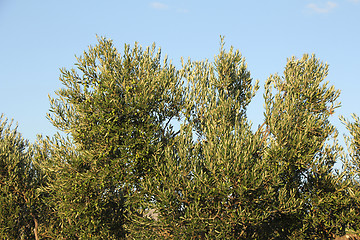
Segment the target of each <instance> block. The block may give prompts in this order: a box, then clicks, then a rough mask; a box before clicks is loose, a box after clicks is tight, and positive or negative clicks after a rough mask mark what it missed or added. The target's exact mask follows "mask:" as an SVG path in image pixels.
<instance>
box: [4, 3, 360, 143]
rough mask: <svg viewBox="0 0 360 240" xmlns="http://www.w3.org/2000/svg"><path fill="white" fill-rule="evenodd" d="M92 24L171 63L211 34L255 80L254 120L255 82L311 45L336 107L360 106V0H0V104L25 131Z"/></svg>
mask: <svg viewBox="0 0 360 240" xmlns="http://www.w3.org/2000/svg"><path fill="white" fill-rule="evenodd" d="M96 34H97V35H99V36H105V37H107V38H110V39H113V40H114V43H115V45H116V46H117V47H118V49H119V50H120V51H122V50H123V46H124V43H129V44H133V43H134V42H135V41H137V42H139V43H140V44H141V45H142V46H148V45H151V44H152V43H153V42H155V43H156V45H157V46H159V47H161V48H162V52H163V53H164V54H167V55H168V56H169V58H170V59H172V60H173V62H174V63H175V64H176V65H177V66H179V67H180V57H181V56H183V57H184V58H188V57H191V59H193V60H201V59H205V58H207V59H210V60H211V59H213V57H214V55H215V54H217V53H218V50H219V42H220V38H219V36H220V35H223V36H225V42H226V47H227V48H229V47H230V46H231V45H233V46H234V47H235V48H236V49H239V50H240V52H241V53H242V54H243V56H244V57H245V58H246V61H247V64H248V68H249V70H250V71H251V73H252V77H253V78H254V79H258V80H259V81H260V85H261V88H260V90H259V91H258V94H257V96H256V97H255V99H254V100H253V102H252V103H251V105H250V107H249V112H248V116H249V118H250V120H252V122H253V123H254V126H257V125H258V124H260V123H262V120H263V104H264V101H263V97H262V94H263V89H264V88H263V85H264V83H265V80H266V78H267V77H268V76H269V75H270V74H273V73H277V72H278V73H280V74H281V73H282V71H283V68H284V66H285V63H286V59H287V58H289V57H291V56H296V57H301V56H302V55H303V54H304V53H310V54H311V53H315V54H316V56H317V57H318V58H320V59H321V60H322V61H324V62H327V63H329V65H330V73H329V76H328V79H327V80H328V81H330V84H331V85H335V87H336V88H337V89H340V90H341V91H342V95H341V98H340V101H341V102H342V108H341V109H338V110H337V112H336V113H335V114H334V117H333V119H332V120H333V123H334V124H335V126H337V127H338V129H339V130H340V134H343V133H345V132H346V131H345V128H344V127H343V126H342V125H341V123H340V121H339V120H338V116H339V115H344V116H345V117H347V118H350V114H351V113H357V114H358V115H360V106H359V105H360V83H359V82H360V77H359V76H360V75H359V73H358V70H359V69H360V46H359V44H360V0H332V1H323V0H273V1H269V0H254V1H249V0H248V1H242V0H236V1H235V0H221V1H220V0H219V1H212V0H206V1H203V0H177V1H170V0H159V1H151V0H149V1H147V0H142V1H141V0H132V1H130V0H128V1H120V0H119V1H110V0H102V1H99V0H98V1H95V0H86V1H85V0H71V1H70V0H62V1H59V0H58V1H55V0H34V1H28V0H22V1H21V0H0V36H1V37H0V113H4V114H5V116H6V117H8V118H13V119H14V120H15V121H16V122H18V124H19V130H20V132H21V133H22V134H23V136H24V137H25V138H27V139H29V140H30V141H34V140H35V139H36V134H43V135H52V134H54V133H55V131H56V129H54V128H53V127H52V125H51V124H50V122H49V121H48V120H47V119H46V113H47V112H48V109H49V100H48V94H50V95H51V96H54V91H55V90H57V89H59V88H60V87H61V84H60V81H59V75H60V71H59V68H63V67H66V68H71V67H73V66H74V63H75V61H76V60H75V55H78V56H79V55H81V54H82V52H83V51H84V50H86V49H87V47H88V45H94V44H96V42H97V40H96Z"/></svg>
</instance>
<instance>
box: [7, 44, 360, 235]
mask: <svg viewBox="0 0 360 240" xmlns="http://www.w3.org/2000/svg"><path fill="white" fill-rule="evenodd" d="M75 65H76V69H70V70H67V69H62V70H61V77H60V80H61V81H62V83H63V86H64V87H63V88H62V89H60V90H58V91H57V92H56V95H57V96H56V97H55V98H50V104H51V107H50V113H49V115H48V118H49V120H50V121H51V122H52V124H53V125H54V126H55V127H56V128H57V129H58V130H59V134H56V135H55V136H52V137H41V136H39V138H38V140H37V141H36V142H35V143H32V144H30V143H29V142H28V141H26V140H24V139H22V137H21V135H20V134H19V133H18V131H17V129H16V127H15V128H14V127H11V123H8V121H7V120H6V119H5V118H4V117H2V118H1V121H0V123H1V125H0V184H1V194H0V238H1V239H31V238H35V239H51V238H53V239H122V238H128V239H308V238H314V239H328V238H332V237H334V236H335V235H342V234H344V233H345V231H346V230H347V229H352V230H355V231H357V230H359V228H360V212H359V211H360V210H359V208H360V205H359V203H360V202H359V201H360V193H359V187H360V185H359V184H360V182H359V176H360V175H359V174H360V119H359V118H358V117H357V116H356V115H354V116H353V121H347V120H346V119H344V118H342V121H343V122H344V124H345V125H346V127H347V128H348V130H349V132H350V136H349V137H348V138H347V140H348V145H349V151H348V152H349V154H345V153H344V151H343V149H342V148H341V146H339V144H338V143H337V130H336V129H335V127H334V126H333V125H332V124H331V122H330V121H329V118H330V116H331V115H332V114H333V113H334V110H335V109H336V108H337V107H339V103H337V99H338V97H339V94H340V92H339V91H338V90H335V88H334V87H333V86H328V83H327V82H324V79H325V78H326V76H327V74H328V65H327V64H324V63H322V62H320V61H319V60H318V59H316V57H315V56H314V55H312V56H309V55H304V56H303V57H302V58H301V59H295V58H290V59H288V62H287V64H286V66H285V70H284V74H283V75H282V76H279V75H271V76H270V77H269V78H268V79H267V81H266V83H265V94H264V99H265V111H264V123H263V124H262V125H261V126H260V127H259V128H258V129H257V130H256V131H253V130H252V126H251V122H250V121H249V120H248V118H247V115H246V110H247V106H248V104H249V103H250V102H251V99H252V98H253V96H254V95H255V93H256V91H257V90H258V88H259V85H258V82H255V83H254V82H253V80H252V78H251V75H250V72H249V70H248V69H247V66H246V63H245V60H244V58H243V57H242V56H241V54H240V53H239V51H237V50H236V51H235V50H234V49H233V48H231V49H230V50H229V51H226V50H225V49H224V42H223V39H222V41H221V47H220V51H219V54H218V55H217V56H216V57H215V59H214V61H213V62H209V61H207V60H206V61H196V62H193V61H191V60H188V61H187V62H183V63H182V67H181V69H180V70H178V69H176V68H175V66H174V65H172V63H171V62H169V61H168V60H167V58H165V59H162V58H161V52H160V50H157V49H156V48H155V46H152V47H148V48H146V49H143V48H141V47H140V46H139V45H137V44H135V46H134V47H133V48H130V46H128V45H125V48H124V51H123V53H119V52H118V51H117V50H116V48H115V47H114V45H113V43H112V41H110V40H107V39H105V38H99V42H98V44H97V45H96V46H94V47H89V50H88V51H87V52H84V54H83V55H82V56H81V57H78V58H77V63H76V64H75ZM174 124H175V125H177V124H179V125H180V130H179V131H176V130H175V129H174ZM339 161H342V162H343V165H344V168H343V170H342V171H336V170H335V169H334V164H335V163H336V162H339Z"/></svg>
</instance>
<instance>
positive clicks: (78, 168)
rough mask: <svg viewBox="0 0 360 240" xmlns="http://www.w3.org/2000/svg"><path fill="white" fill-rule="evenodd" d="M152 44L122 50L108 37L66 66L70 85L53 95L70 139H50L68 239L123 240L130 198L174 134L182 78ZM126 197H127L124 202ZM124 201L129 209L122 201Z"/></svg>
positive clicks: (54, 197) (57, 202)
mask: <svg viewBox="0 0 360 240" xmlns="http://www.w3.org/2000/svg"><path fill="white" fill-rule="evenodd" d="M155 50H156V49H155V46H153V47H152V48H147V49H146V50H143V49H142V48H141V47H139V46H138V45H137V44H135V47H134V48H133V49H130V47H129V46H128V45H125V50H124V54H123V55H121V54H119V53H118V52H117V50H116V49H115V48H114V46H113V45H112V42H111V41H109V40H106V39H99V44H98V45H97V46H95V47H90V48H89V51H88V52H85V53H84V55H83V56H82V57H79V58H77V60H78V63H77V64H76V66H77V69H78V71H79V72H80V73H78V72H76V70H75V69H72V70H65V69H63V70H61V73H62V75H61V78H60V79H61V81H62V82H63V84H64V86H65V87H66V88H63V89H61V90H59V91H57V93H56V94H57V95H58V98H57V99H50V101H51V110H50V111H51V112H52V115H50V116H49V118H50V120H51V121H52V123H53V124H54V126H55V127H57V128H58V129H59V130H62V131H64V132H66V133H68V134H69V136H70V138H61V137H60V136H58V135H57V136H55V138H54V139H48V140H47V141H48V144H49V145H50V148H49V151H48V155H49V157H48V161H47V162H46V164H45V165H44V168H46V169H47V172H49V175H51V181H50V184H49V186H48V188H47V190H48V191H49V193H50V201H51V202H52V206H53V208H54V209H55V212H56V214H57V217H58V219H59V221H60V223H59V226H60V227H59V229H58V231H57V232H56V233H55V234H56V235H58V236H59V234H60V235H62V236H63V238H69V237H70V238H81V239H84V238H85V239H86V238H92V239H110V238H116V239H117V238H120V237H123V236H124V234H125V229H124V228H123V226H124V221H125V212H127V213H128V215H131V214H132V212H133V211H134V212H135V214H136V213H137V212H138V207H139V206H138V205H137V203H136V202H133V201H132V200H131V199H132V198H134V197H136V196H138V195H139V194H140V195H141V192H142V186H141V184H140V181H141V179H142V178H144V177H145V176H147V175H151V174H152V169H153V165H154V164H155V158H154V156H156V155H157V154H159V153H160V152H161V149H162V147H163V146H166V145H167V144H169V143H170V142H171V139H172V138H173V137H174V135H175V134H176V133H174V131H173V130H172V126H171V124H170V121H171V120H172V119H174V118H176V117H178V116H179V106H180V104H181V102H182V96H181V94H180V92H179V89H180V88H179V87H178V85H179V83H180V81H179V77H178V73H177V71H176V70H175V68H174V67H173V66H172V65H171V63H170V64H169V63H168V61H167V59H166V58H165V60H164V61H163V62H161V56H160V50H158V51H157V52H155ZM125 199H128V201H127V202H126V204H125V202H124V201H125ZM125 205H126V206H125Z"/></svg>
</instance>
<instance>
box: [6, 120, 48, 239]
mask: <svg viewBox="0 0 360 240" xmlns="http://www.w3.org/2000/svg"><path fill="white" fill-rule="evenodd" d="M11 125H12V124H11V123H10V124H8V123H7V119H4V118H3V115H1V117H0V238H1V239H33V238H36V239H38V222H39V218H41V214H42V211H41V208H40V205H39V194H38V192H37V187H38V186H39V185H40V184H41V175H40V172H39V171H37V169H36V168H35V167H34V166H33V164H32V149H31V148H30V146H29V144H28V142H27V141H26V140H24V139H23V138H22V137H21V135H20V134H19V133H18V131H17V128H16V127H15V128H13V129H12V127H11Z"/></svg>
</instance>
